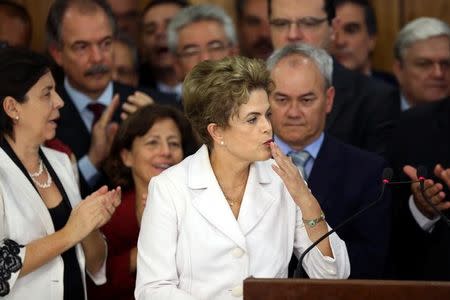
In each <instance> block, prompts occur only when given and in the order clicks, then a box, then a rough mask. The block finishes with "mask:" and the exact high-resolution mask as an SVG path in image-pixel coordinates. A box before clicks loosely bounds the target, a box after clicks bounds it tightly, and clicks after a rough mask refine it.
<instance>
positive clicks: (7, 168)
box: [0, 147, 106, 300]
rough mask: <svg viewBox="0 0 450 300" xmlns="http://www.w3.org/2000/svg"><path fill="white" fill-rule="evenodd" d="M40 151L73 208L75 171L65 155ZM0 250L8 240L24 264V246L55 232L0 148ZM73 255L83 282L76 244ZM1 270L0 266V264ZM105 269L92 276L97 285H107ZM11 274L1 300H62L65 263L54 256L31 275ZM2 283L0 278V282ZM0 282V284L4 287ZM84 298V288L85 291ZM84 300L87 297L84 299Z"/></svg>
mask: <svg viewBox="0 0 450 300" xmlns="http://www.w3.org/2000/svg"><path fill="white" fill-rule="evenodd" d="M42 150H43V152H44V154H45V156H46V157H47V159H48V161H49V162H50V164H51V166H52V167H53V169H54V170H55V173H56V174H57V175H58V178H59V180H60V181H61V183H62V185H63V187H64V190H65V192H66V194H67V196H68V197H69V200H70V203H71V204H72V207H75V206H76V205H77V204H78V202H79V201H80V200H81V197H80V193H79V191H78V185H77V182H76V179H75V176H74V172H73V169H72V166H71V163H70V160H69V158H68V156H67V155H65V154H63V153H61V152H57V151H55V150H51V149H48V148H45V147H42ZM0 226H1V227H0V247H1V246H3V241H4V239H11V240H13V241H15V242H16V243H18V244H20V245H24V247H22V248H20V253H18V254H17V255H18V256H19V257H20V260H21V261H22V262H23V259H24V257H25V252H26V249H27V247H26V245H27V244H28V243H29V242H31V241H33V240H36V239H39V238H42V237H44V236H46V235H49V234H52V233H54V232H55V229H54V227H53V222H52V218H51V216H50V213H49V211H48V209H47V207H46V206H45V204H44V202H43V201H42V199H41V197H40V196H39V194H38V193H37V192H36V190H35V188H34V187H33V185H32V184H31V183H30V182H29V180H28V179H27V177H26V176H25V175H24V174H23V173H22V171H21V170H20V169H19V167H17V166H16V164H15V163H14V162H13V161H12V160H11V159H10V158H9V156H8V155H7V154H6V153H5V152H4V151H3V149H1V148H0ZM76 254H77V258H78V263H79V264H80V270H81V273H82V276H83V284H84V286H86V282H85V274H84V272H83V271H84V270H85V260H84V253H83V248H82V247H81V245H80V244H78V245H76ZM0 259H1V258H0ZM0 268H1V265H0ZM0 271H3V270H0ZM104 271H105V269H104V268H102V270H101V271H100V272H99V273H97V274H95V276H91V277H92V278H93V280H94V282H95V283H96V284H102V283H105V282H106V275H105V272H104ZM19 273H20V271H17V272H13V273H12V274H11V278H10V279H9V280H8V281H7V282H6V283H7V284H8V285H9V288H10V292H9V294H8V295H6V296H5V298H4V299H38V300H40V299H42V300H62V299H63V297H64V281H63V276H64V263H63V260H62V258H61V256H57V257H56V258H54V259H53V260H51V261H49V262H48V263H47V264H45V265H43V266H41V267H40V268H38V269H37V270H35V271H34V272H31V273H29V274H28V275H26V276H24V277H21V278H18V276H19ZM0 280H1V279H0ZM4 283H5V282H1V283H0V284H4ZM85 297H86V288H85ZM86 298H87V297H86Z"/></svg>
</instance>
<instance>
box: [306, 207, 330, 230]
mask: <svg viewBox="0 0 450 300" xmlns="http://www.w3.org/2000/svg"><path fill="white" fill-rule="evenodd" d="M302 220H303V224H305V225H308V227H309V228H313V227H315V226H316V225H317V224H318V223H320V222H322V221H325V215H324V213H323V211H321V212H320V216H319V217H318V218H316V219H312V220H306V219H303V218H302Z"/></svg>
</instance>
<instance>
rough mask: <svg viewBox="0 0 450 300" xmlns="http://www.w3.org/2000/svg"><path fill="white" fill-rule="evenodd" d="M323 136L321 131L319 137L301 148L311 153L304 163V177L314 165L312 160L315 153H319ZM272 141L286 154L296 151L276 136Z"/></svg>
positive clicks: (315, 155)
mask: <svg viewBox="0 0 450 300" xmlns="http://www.w3.org/2000/svg"><path fill="white" fill-rule="evenodd" d="M324 137H325V135H324V133H323V132H322V133H321V134H320V136H319V138H317V139H316V140H315V141H314V142H312V143H311V144H309V145H308V146H306V147H305V148H304V149H302V150H304V151H308V153H309V154H310V155H311V157H310V159H308V161H307V162H306V164H305V166H304V172H305V176H306V177H305V178H308V177H309V175H310V174H311V171H312V168H313V166H314V162H315V160H316V158H317V155H318V154H319V150H320V148H321V147H322V143H323V139H324ZM274 141H275V143H276V144H277V145H278V147H280V149H281V151H282V152H283V153H284V154H286V155H287V154H288V153H289V152H291V151H296V150H294V149H292V148H291V147H290V146H289V145H288V144H286V143H285V142H283V141H282V140H281V139H280V138H278V137H277V136H274Z"/></svg>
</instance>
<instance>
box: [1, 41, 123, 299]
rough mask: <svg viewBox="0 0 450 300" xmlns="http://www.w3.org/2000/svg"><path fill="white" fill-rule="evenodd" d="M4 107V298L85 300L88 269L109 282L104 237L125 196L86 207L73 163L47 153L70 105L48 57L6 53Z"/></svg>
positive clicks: (93, 198) (91, 201) (98, 199)
mask: <svg viewBox="0 0 450 300" xmlns="http://www.w3.org/2000/svg"><path fill="white" fill-rule="evenodd" d="M0 100H1V104H2V105H1V106H0V253H1V255H0V296H2V297H5V299H42V300H44V299H45V300H48V299H52V300H53V299H54V300H62V299H86V290H85V275H84V274H85V269H86V270H87V271H88V272H89V274H91V277H92V278H93V279H94V281H95V282H96V283H102V282H104V281H105V276H104V263H105V259H106V244H105V241H104V240H103V238H102V236H101V234H100V232H99V231H98V230H97V229H98V228H99V227H100V226H102V225H103V224H105V223H106V222H107V221H108V220H109V218H110V217H111V214H112V213H113V212H114V210H115V208H116V207H117V206H118V205H119V203H120V188H119V189H114V190H111V191H108V190H107V188H106V187H103V188H101V189H99V190H98V191H96V192H95V193H93V194H92V195H90V196H89V197H87V198H86V199H85V200H84V201H82V202H80V194H79V191H78V186H77V183H76V179H75V176H74V172H73V169H72V166H71V163H70V160H69V158H68V156H67V155H65V154H63V153H60V152H57V151H54V150H50V149H47V148H45V147H41V144H42V143H44V142H45V141H46V140H49V139H52V138H53V137H54V136H55V129H56V120H57V119H58V116H59V109H60V108H61V107H62V106H63V104H64V103H63V102H62V100H61V98H60V97H59V96H58V95H57V94H56V92H55V82H54V80H53V77H52V75H51V73H50V71H49V69H48V66H47V64H46V60H45V59H44V58H43V57H41V56H40V55H37V54H34V53H32V52H30V51H28V50H19V49H13V48H8V49H1V50H0ZM72 208H73V209H72Z"/></svg>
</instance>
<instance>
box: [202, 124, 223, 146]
mask: <svg viewBox="0 0 450 300" xmlns="http://www.w3.org/2000/svg"><path fill="white" fill-rule="evenodd" d="M206 129H207V130H208V133H209V135H210V136H211V138H212V139H213V141H214V143H216V144H219V145H223V143H224V142H223V130H222V128H221V127H219V126H218V125H217V124H216V123H210V124H208V126H207V127H206Z"/></svg>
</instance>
